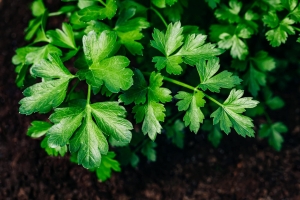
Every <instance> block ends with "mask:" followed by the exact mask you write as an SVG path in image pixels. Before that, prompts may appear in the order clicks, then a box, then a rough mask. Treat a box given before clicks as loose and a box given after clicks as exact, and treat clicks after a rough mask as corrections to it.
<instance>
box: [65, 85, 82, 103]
mask: <svg viewBox="0 0 300 200" xmlns="http://www.w3.org/2000/svg"><path fill="white" fill-rule="evenodd" d="M79 82H80V80H77V81H76V83H75V84H74V85H73V87H72V88H71V90H70V92H69V94H68V95H67V98H66V101H68V100H69V98H70V95H71V93H72V92H73V91H74V90H75V88H76V87H77V85H78V84H79Z"/></svg>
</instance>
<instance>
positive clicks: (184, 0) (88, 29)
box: [12, 0, 300, 181]
mask: <svg viewBox="0 0 300 200" xmlns="http://www.w3.org/2000/svg"><path fill="white" fill-rule="evenodd" d="M62 2H67V4H66V5H64V6H62V7H61V8H60V9H58V10H57V11H54V12H52V11H51V12H48V11H47V10H48V9H47V8H46V7H45V5H44V3H43V0H34V1H33V4H32V6H31V11H32V14H33V16H34V19H33V20H31V21H30V22H29V25H28V28H27V29H26V32H25V34H26V35H25V39H26V40H27V41H29V40H30V44H29V45H27V46H26V47H23V48H19V49H17V50H16V55H15V56H14V57H13V60H12V61H13V63H14V64H15V65H16V66H17V67H16V68H15V71H16V73H17V79H16V84H17V86H18V87H24V88H27V89H25V90H24V95H25V97H24V98H23V99H22V100H21V101H20V104H21V106H20V113H22V114H32V113H34V112H40V113H47V112H50V111H53V113H51V114H50V117H49V120H50V122H51V123H49V122H42V121H33V122H32V124H31V126H30V127H29V129H28V132H27V134H28V135H29V136H31V137H33V138H39V137H43V140H42V143H41V146H42V148H44V149H45V151H46V152H47V153H48V154H49V155H54V156H58V155H62V156H63V155H65V154H66V153H67V151H69V152H70V153H71V160H72V162H76V163H77V164H81V165H83V167H85V168H88V169H90V170H91V171H95V172H96V174H97V176H98V178H99V179H100V180H101V181H105V180H106V179H108V178H109V177H110V176H111V172H112V170H114V171H120V164H119V162H120V163H121V164H125V165H126V164H131V165H132V166H134V167H136V166H137V164H138V163H139V156H141V154H142V155H144V156H146V157H147V159H148V160H149V161H155V160H156V150H155V148H156V146H157V144H156V143H155V142H154V140H155V139H156V137H157V134H160V133H163V134H165V135H166V137H167V138H168V139H169V140H170V142H172V143H173V144H175V145H176V146H177V147H179V148H183V146H184V139H185V138H186V137H185V134H187V133H188V132H187V131H186V130H185V127H188V128H189V130H190V131H191V132H194V133H197V132H198V131H200V124H201V128H202V129H203V130H206V131H207V134H208V135H207V138H208V141H210V142H211V143H212V145H213V146H215V147H217V146H218V145H219V143H220V141H221V139H222V137H223V134H222V131H224V132H225V133H226V134H229V132H231V130H232V128H233V129H234V130H235V131H236V132H237V133H238V134H239V135H241V136H243V137H246V136H249V137H253V136H254V130H253V129H254V124H253V123H252V119H251V118H249V117H247V116H245V115H244V114H243V113H244V112H245V111H246V109H247V112H246V114H247V115H248V116H252V117H255V116H258V115H260V116H261V117H262V118H266V120H267V122H268V124H264V125H262V128H261V129H260V132H259V135H260V137H268V139H269V143H270V145H272V146H273V147H274V148H275V149H276V150H279V149H280V148H281V145H282V142H283V138H282V136H281V133H284V132H286V131H287V129H286V127H285V126H284V125H283V124H282V123H281V122H279V123H274V124H272V119H271V118H270V116H269V115H268V113H267V112H268V110H276V109H279V108H281V107H283V106H284V101H283V100H282V99H281V98H280V97H279V96H277V95H274V94H273V92H272V91H270V88H274V87H278V90H279V89H281V88H284V87H285V88H288V87H289V86H290V85H288V83H287V82H286V81H287V80H288V79H289V77H288V76H289V73H290V72H291V70H289V69H286V68H288V67H290V66H297V63H298V60H297V55H296V53H295V50H296V49H297V47H294V46H292V44H293V43H292V42H286V41H287V39H288V35H293V34H299V33H298V32H299V30H300V29H299V28H298V27H297V26H298V23H299V22H300V5H299V2H298V1H297V0H275V1H269V0H256V1H249V2H246V1H240V0H229V1H220V0H205V1H188V0H151V1H149V2H148V3H147V2H144V1H135V0H122V1H116V0H78V1H77V0H62ZM206 4H207V5H208V6H209V7H210V8H211V9H208V10H207V8H208V7H207V5H206ZM205 9H206V10H205ZM59 15H60V16H61V17H55V20H60V19H61V20H62V19H63V20H64V22H69V24H67V23H62V25H61V26H59V25H58V26H57V27H56V28H59V27H62V29H55V30H53V29H52V28H50V27H52V26H53V24H52V23H51V24H49V23H48V22H49V21H48V19H53V18H52V17H54V16H59ZM199 19H202V20H200V21H199ZM180 21H181V22H182V24H181V22H180ZM169 22H171V23H169ZM210 23H214V24H210ZM54 24H56V23H54ZM163 25H165V28H166V31H160V30H162V26H163ZM208 32H209V35H210V41H212V42H215V43H216V44H217V45H218V47H216V44H211V43H207V42H206V39H207V36H206V35H205V34H206V33H208ZM151 36H152V37H151ZM291 38H292V37H291ZM294 39H295V38H294ZM299 40H300V39H298V40H297V41H298V42H299ZM81 41H82V42H81ZM268 41H269V42H270V44H271V46H273V47H277V46H280V45H281V44H283V43H286V44H285V46H287V47H289V48H291V49H289V52H285V51H282V50H281V49H277V50H274V49H273V48H272V47H271V46H270V47H268V48H264V45H265V44H266V42H268ZM152 47H153V48H152ZM272 49H273V50H272ZM226 50H228V52H225V51H226ZM263 50H265V51H263ZM266 50H267V51H268V52H267V51H266ZM224 52H225V53H224ZM280 52H282V54H281V53H280ZM222 53H224V55H222V57H220V59H219V58H218V57H217V56H219V55H220V54H222ZM279 53H280V56H277V55H276V54H279ZM271 55H272V56H274V57H275V56H276V62H275V59H274V58H273V57H272V56H271ZM66 61H68V62H66ZM151 61H152V62H151ZM63 62H66V63H65V65H66V66H67V67H68V68H67V67H65V65H64V64H63ZM194 66H195V67H194ZM230 67H231V69H229V68H230ZM219 70H220V71H219ZM232 70H235V71H232ZM231 71H232V72H231ZM271 71H272V73H270V72H271ZM197 73H198V74H197ZM74 74H75V75H74ZM278 74H279V75H280V77H278ZM168 75H169V76H168ZM238 75H241V76H240V77H243V79H244V81H243V84H242V85H240V83H241V81H242V80H241V79H240V78H239V77H238ZM281 75H282V76H281ZM197 76H199V78H198V77H197ZM163 81H164V82H163ZM163 83H164V84H165V85H164V87H162V86H163ZM271 83H272V84H274V85H273V86H270V84H271ZM84 85H86V86H85V87H84ZM235 87H237V88H238V89H236V88H235ZM245 88H247V90H248V91H247V92H250V93H251V94H252V96H255V97H256V98H257V100H260V101H261V102H262V103H260V104H259V105H258V106H257V104H258V101H257V100H252V98H251V97H242V96H243V94H244V91H243V89H245ZM262 88H263V89H262ZM228 89H230V90H231V91H230V94H229V96H228V98H227V99H226V100H225V101H224V103H220V102H219V99H222V98H224V95H226V94H227V95H228V93H229V90H228ZM188 90H189V91H188ZM171 92H172V93H173V94H171ZM277 92H278V91H277ZM210 93H213V94H212V95H211V94H210ZM276 94H277V93H276ZM173 95H175V96H174V97H175V98H174V99H173V98H172V96H173ZM204 99H205V100H204ZM168 102H170V103H168ZM120 104H124V107H122V106H121V105H120ZM175 105H176V106H177V108H175V107H176V106H175ZM256 106H257V107H256ZM248 108H249V109H248ZM250 108H252V109H250ZM125 109H126V110H127V111H128V112H130V113H133V114H129V115H128V116H126V113H127V112H126V110H125ZM211 109H214V110H215V111H214V112H210V111H211ZM180 111H183V113H182V112H180ZM207 115H210V116H211V117H212V118H213V123H211V120H206V122H205V123H204V124H203V121H204V118H205V116H207ZM181 116H183V117H182V119H180V118H181ZM126 117H128V120H127V119H126ZM133 121H136V123H135V124H134V125H133V124H132V122H133ZM131 131H132V132H133V133H132V132H131ZM148 137H149V138H150V139H149V138H148ZM109 146H112V147H113V150H114V151H116V152H117V153H118V156H116V154H115V153H114V152H112V151H111V150H109Z"/></svg>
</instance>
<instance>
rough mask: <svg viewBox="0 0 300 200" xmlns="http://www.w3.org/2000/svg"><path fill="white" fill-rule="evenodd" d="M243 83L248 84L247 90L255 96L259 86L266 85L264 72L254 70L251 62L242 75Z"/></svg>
mask: <svg viewBox="0 0 300 200" xmlns="http://www.w3.org/2000/svg"><path fill="white" fill-rule="evenodd" d="M244 83H245V85H248V90H249V92H250V93H251V94H252V95H253V96H257V93H258V91H259V90H260V86H265V85H266V74H265V73H263V72H261V71H258V70H256V69H255V68H254V67H253V65H252V64H250V69H249V70H248V72H247V73H246V75H245V77H244Z"/></svg>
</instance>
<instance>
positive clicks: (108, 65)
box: [77, 31, 133, 93]
mask: <svg viewBox="0 0 300 200" xmlns="http://www.w3.org/2000/svg"><path fill="white" fill-rule="evenodd" d="M116 39H117V35H116V33H114V32H111V31H103V32H102V33H101V34H99V35H98V34H97V33H95V32H94V31H91V32H89V34H88V35H87V36H84V37H83V51H84V54H85V59H86V62H87V64H88V65H89V68H88V69H81V70H79V71H78V73H77V74H78V75H79V77H80V78H81V79H86V80H87V83H88V84H90V85H92V86H94V87H100V86H101V85H103V84H104V85H105V87H106V88H107V89H108V90H109V91H111V92H114V93H116V92H119V91H120V89H122V90H127V89H129V87H130V86H131V85H132V84H133V80H132V76H133V72H132V71H131V70H130V69H128V68H126V67H127V66H128V65H129V62H130V61H129V60H128V58H126V57H125V56H112V55H113V54H114V53H115V51H116V50H117V49H118V47H119V45H118V43H117V41H116Z"/></svg>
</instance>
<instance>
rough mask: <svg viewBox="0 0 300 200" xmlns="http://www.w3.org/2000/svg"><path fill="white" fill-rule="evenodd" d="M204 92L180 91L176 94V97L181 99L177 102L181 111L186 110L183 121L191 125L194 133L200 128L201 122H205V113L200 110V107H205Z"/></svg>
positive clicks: (186, 124)
mask: <svg viewBox="0 0 300 200" xmlns="http://www.w3.org/2000/svg"><path fill="white" fill-rule="evenodd" d="M203 97H204V94H203V93H202V92H201V91H199V92H194V94H192V93H188V92H183V91H180V92H178V94H177V95H175V98H176V99H180V101H178V102H177V104H176V105H177V106H178V110H179V111H186V113H185V115H184V117H183V121H184V124H185V126H186V127H187V126H189V128H190V130H191V131H193V132H194V133H197V132H198V131H199V128H200V123H202V122H203V119H204V115H203V113H202V112H201V110H200V107H203V106H204V104H205V100H204V99H203Z"/></svg>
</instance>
